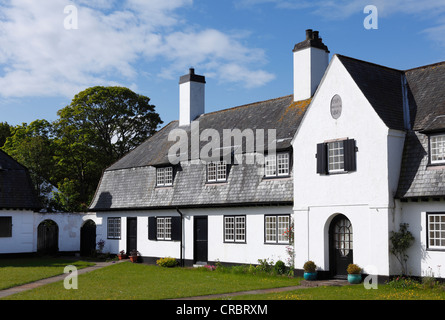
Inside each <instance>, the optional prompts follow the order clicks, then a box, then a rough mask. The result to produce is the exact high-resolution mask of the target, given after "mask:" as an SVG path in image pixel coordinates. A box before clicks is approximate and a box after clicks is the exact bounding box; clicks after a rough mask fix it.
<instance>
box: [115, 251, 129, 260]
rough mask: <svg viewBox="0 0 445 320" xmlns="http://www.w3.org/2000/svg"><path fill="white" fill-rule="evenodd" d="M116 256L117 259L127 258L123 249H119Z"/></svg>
mask: <svg viewBox="0 0 445 320" xmlns="http://www.w3.org/2000/svg"><path fill="white" fill-rule="evenodd" d="M117 257H118V258H119V260H122V259H127V255H126V254H125V251H124V250H121V251H120V252H119V254H118V255H117Z"/></svg>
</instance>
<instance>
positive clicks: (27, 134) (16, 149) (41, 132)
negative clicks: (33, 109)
mask: <svg viewBox="0 0 445 320" xmlns="http://www.w3.org/2000/svg"><path fill="white" fill-rule="evenodd" d="M51 132H52V126H51V124H50V123H49V122H48V121H46V120H36V121H33V122H31V123H30V124H29V125H28V124H26V123H23V124H22V125H18V126H15V127H12V128H11V135H10V136H9V137H8V138H7V139H6V142H5V143H4V145H3V147H2V149H3V150H4V151H5V152H6V153H8V154H9V155H10V156H11V157H13V158H14V159H15V160H17V161H18V162H19V163H20V164H22V165H24V166H25V167H27V168H28V169H29V173H30V176H31V180H32V182H33V184H34V188H35V190H36V192H37V194H38V196H39V199H40V201H41V202H42V204H43V205H44V206H45V207H46V208H48V209H49V210H50V211H51V208H52V206H53V203H52V202H51V197H52V195H51V193H52V191H53V189H54V186H53V185H52V183H53V182H55V181H54V176H53V173H54V169H55V162H54V159H53V156H54V144H53V137H52V134H51Z"/></svg>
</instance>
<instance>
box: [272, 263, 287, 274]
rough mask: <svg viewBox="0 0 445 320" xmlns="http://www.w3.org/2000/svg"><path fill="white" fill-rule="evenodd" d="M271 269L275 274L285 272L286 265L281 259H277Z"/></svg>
mask: <svg viewBox="0 0 445 320" xmlns="http://www.w3.org/2000/svg"><path fill="white" fill-rule="evenodd" d="M273 270H274V272H275V273H276V274H285V273H286V265H285V264H284V262H283V261H281V260H278V261H277V262H276V263H275V266H274V267H273Z"/></svg>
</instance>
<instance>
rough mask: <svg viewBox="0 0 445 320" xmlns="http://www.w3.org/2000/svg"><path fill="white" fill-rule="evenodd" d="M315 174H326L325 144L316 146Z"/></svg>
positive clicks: (326, 157) (326, 156)
mask: <svg viewBox="0 0 445 320" xmlns="http://www.w3.org/2000/svg"><path fill="white" fill-rule="evenodd" d="M317 173H319V174H327V173H328V155H327V144H326V143H319V144H317Z"/></svg>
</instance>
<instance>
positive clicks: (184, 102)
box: [179, 68, 206, 126]
mask: <svg viewBox="0 0 445 320" xmlns="http://www.w3.org/2000/svg"><path fill="white" fill-rule="evenodd" d="M205 83H206V81H205V77H204V76H200V75H197V74H195V69H193V68H190V69H189V73H188V74H186V75H184V76H182V77H180V79H179V126H187V125H189V124H190V123H191V122H192V121H193V120H195V119H196V118H197V117H199V116H200V115H201V114H204V112H205Z"/></svg>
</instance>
